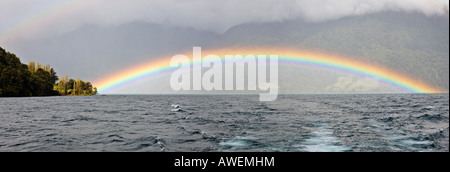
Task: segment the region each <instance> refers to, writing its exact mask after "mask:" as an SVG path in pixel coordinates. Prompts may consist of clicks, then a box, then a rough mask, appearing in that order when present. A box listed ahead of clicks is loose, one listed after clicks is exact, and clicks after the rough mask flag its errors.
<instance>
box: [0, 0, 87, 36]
mask: <svg viewBox="0 0 450 172" xmlns="http://www.w3.org/2000/svg"><path fill="white" fill-rule="evenodd" d="M94 3H96V1H92V0H61V1H58V2H55V3H48V4H45V2H43V3H42V4H44V5H43V8H41V9H39V10H38V11H31V12H28V14H26V15H25V16H24V17H21V18H19V17H20V16H21V15H17V16H18V18H17V19H16V20H14V21H15V23H9V25H10V26H9V27H7V28H4V29H3V30H0V43H5V42H7V41H11V40H14V39H15V38H18V37H20V36H22V35H23V33H28V32H33V31H36V30H39V29H46V27H47V26H48V24H49V23H52V22H54V21H58V20H63V19H64V17H65V16H67V15H70V14H74V13H77V12H79V11H81V10H83V9H84V8H86V7H88V6H89V5H91V4H94ZM0 29H1V28H0Z"/></svg>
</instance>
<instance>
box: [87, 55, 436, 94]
mask: <svg viewBox="0 0 450 172" xmlns="http://www.w3.org/2000/svg"><path fill="white" fill-rule="evenodd" d="M190 54H192V52H190V53H189V52H188V53H184V55H190ZM208 54H215V55H218V56H220V57H222V58H223V57H224V56H225V55H236V54H241V55H244V56H245V55H249V54H253V55H278V56H279V63H280V64H281V65H294V66H308V67H314V68H321V69H324V70H330V71H338V72H341V73H348V74H352V75H355V76H359V77H366V78H371V79H373V80H376V81H378V82H380V83H383V84H385V85H388V86H390V87H393V88H395V89H397V90H399V91H401V92H404V93H440V92H442V91H441V90H439V89H437V88H435V87H433V86H430V85H427V84H425V83H423V82H421V81H419V80H416V79H413V78H411V77H409V76H406V75H403V74H401V73H398V72H396V71H394V70H390V69H387V68H383V67H380V66H377V65H373V64H369V63H364V62H361V61H357V60H355V59H352V58H348V57H342V56H337V55H330V54H323V53H317V52H307V51H299V50H295V49H287V48H244V49H218V50H212V51H203V52H202V57H204V56H206V55H208ZM191 60H192V59H191ZM222 60H223V61H224V59H222ZM170 61H171V56H170V57H165V58H160V59H159V60H151V61H149V62H147V63H143V64H142V65H139V66H134V67H131V68H129V69H125V70H123V71H120V72H117V73H115V74H112V75H110V76H107V77H104V78H101V79H99V80H97V81H95V82H93V83H94V85H96V86H97V88H98V91H99V93H102V94H105V93H109V92H111V91H113V90H115V89H117V88H121V87H124V86H126V85H129V84H132V83H135V82H138V81H141V80H145V79H149V78H153V77H156V76H160V75H163V74H167V73H170V72H172V71H174V70H176V68H175V69H174V68H171V67H170ZM191 65H192V62H191ZM194 65H197V64H196V63H194Z"/></svg>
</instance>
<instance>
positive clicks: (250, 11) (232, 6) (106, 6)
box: [0, 0, 449, 41]
mask: <svg viewBox="0 0 450 172" xmlns="http://www.w3.org/2000/svg"><path fill="white" fill-rule="evenodd" d="M384 10H391V11H408V12H413V11H414V12H421V13H424V14H426V15H446V16H448V11H449V2H448V0H313V1H312V0H226V1H225V0H220V1H219V0H132V1H130V0H95V1H94V0H1V1H0V21H1V22H0V41H4V39H6V38H7V37H8V36H9V37H13V36H14V37H17V36H18V35H20V36H22V37H34V36H45V35H47V34H48V33H49V32H51V33H52V34H54V33H65V32H69V31H72V30H74V29H77V28H78V27H80V26H82V25H83V24H96V25H101V26H109V25H120V24H123V23H127V22H132V21H145V22H153V23H158V24H165V25H171V26H182V27H192V28H195V29H197V30H207V31H213V32H217V33H221V32H224V31H226V30H227V29H229V28H230V27H233V26H235V25H239V24H242V23H248V22H270V21H283V20H290V19H296V18H303V19H306V20H308V21H312V22H321V21H326V20H330V19H338V18H341V17H345V16H351V15H363V14H367V13H374V12H380V11H384ZM33 22H34V23H33ZM44 26H45V27H44ZM30 28H33V29H30ZM21 29H22V30H23V31H20V30H21ZM27 29H28V30H27ZM14 32H16V33H14ZM5 37H6V38H5ZM2 39H3V40H2Z"/></svg>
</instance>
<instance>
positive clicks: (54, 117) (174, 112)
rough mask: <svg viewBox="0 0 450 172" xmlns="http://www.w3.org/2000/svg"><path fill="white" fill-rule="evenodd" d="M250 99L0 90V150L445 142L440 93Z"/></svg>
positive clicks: (399, 147) (385, 147)
mask: <svg viewBox="0 0 450 172" xmlns="http://www.w3.org/2000/svg"><path fill="white" fill-rule="evenodd" d="M258 99H259V97H258V96H257V95H255V96H252V95H142V96H134V95H133V96H131V95H125V96H119V95H114V96H112V95H111V96H110V95H108V96H91V97H32V98H0V151H151V152H160V151H166V152H173V151H181V152H185V151H195V152H197V151H214V152H215V151H257V152H264V151H268V152H272V151H282V152H297V151H300V152H302V151H308V152H315V151H319V152H323V151H325V152H334V151H357V152H359V151H363V152H366V151H368V152H373V151H375V152H376V151H395V152H397V151H447V152H448V151H449V94H379V95H377V94H374V95H280V96H279V97H278V99H277V100H276V101H274V102H259V101H258ZM173 105H178V106H179V107H176V106H173Z"/></svg>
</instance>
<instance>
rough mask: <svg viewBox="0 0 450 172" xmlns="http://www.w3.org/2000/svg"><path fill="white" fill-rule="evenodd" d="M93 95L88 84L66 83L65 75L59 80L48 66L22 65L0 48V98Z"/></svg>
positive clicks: (16, 58)
mask: <svg viewBox="0 0 450 172" xmlns="http://www.w3.org/2000/svg"><path fill="white" fill-rule="evenodd" d="M58 80H60V81H59V82H58V83H56V82H57V81H58ZM95 94H97V88H95V87H93V86H92V84H91V83H90V82H84V81H82V80H80V79H77V80H76V81H75V80H73V79H68V77H67V75H66V76H65V77H64V78H63V77H62V79H59V78H58V76H57V75H56V72H55V70H53V68H51V67H50V65H45V66H44V65H42V64H39V63H37V65H36V64H35V62H33V61H31V62H29V64H28V65H26V64H22V62H21V61H20V59H19V58H18V57H17V56H16V55H15V54H13V53H10V52H6V50H5V49H3V48H2V47H0V97H28V96H56V95H95Z"/></svg>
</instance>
